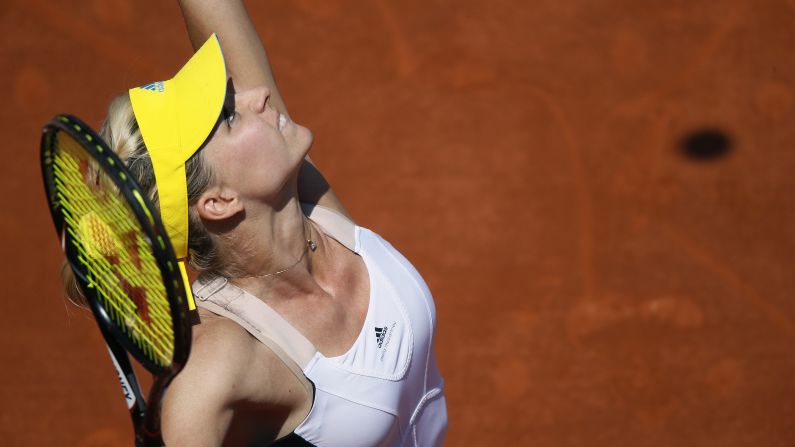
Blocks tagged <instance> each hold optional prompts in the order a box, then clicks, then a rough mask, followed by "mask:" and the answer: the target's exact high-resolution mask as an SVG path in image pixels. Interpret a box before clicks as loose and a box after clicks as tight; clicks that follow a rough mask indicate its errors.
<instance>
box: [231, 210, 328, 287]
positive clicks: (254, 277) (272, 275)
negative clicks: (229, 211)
mask: <svg viewBox="0 0 795 447" xmlns="http://www.w3.org/2000/svg"><path fill="white" fill-rule="evenodd" d="M245 212H246V215H245V218H244V219H242V220H241V221H240V223H239V224H238V225H237V226H236V227H235V228H234V229H233V230H231V231H230V232H229V233H227V234H226V235H225V236H224V237H223V239H224V244H223V245H225V247H224V252H225V253H223V255H224V258H225V259H228V260H229V261H230V263H229V268H228V273H229V277H230V279H234V280H236V282H245V283H250V282H263V281H272V280H275V279H276V278H277V277H285V278H287V277H289V278H295V276H296V275H292V274H290V275H286V274H287V273H288V272H292V271H304V272H308V271H309V261H310V258H311V256H310V255H309V253H308V252H310V251H312V247H310V245H314V242H308V241H311V239H312V236H311V234H313V230H312V228H311V225H310V224H309V222H308V219H307V218H306V217H305V216H304V213H303V211H302V209H301V205H300V203H299V201H298V198H297V197H295V198H293V199H291V200H289V201H288V202H287V203H286V204H285V205H284V206H282V207H280V209H278V210H276V209H273V208H271V207H269V206H267V205H258V204H247V206H246V211H245ZM279 279H281V278H279Z"/></svg>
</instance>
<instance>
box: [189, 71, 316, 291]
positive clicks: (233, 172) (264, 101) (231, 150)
mask: <svg viewBox="0 0 795 447" xmlns="http://www.w3.org/2000/svg"><path fill="white" fill-rule="evenodd" d="M230 90H232V89H230ZM228 97H229V98H228V100H227V104H226V105H225V106H224V112H223V113H222V114H221V118H220V122H219V124H218V125H217V126H216V129H215V131H214V133H213V135H212V136H211V138H210V139H209V141H208V142H207V143H206V145H205V147H204V149H203V151H204V157H205V159H206V161H207V162H208V164H209V166H210V168H211V169H212V171H213V175H214V183H213V185H211V187H210V188H208V190H207V191H205V193H203V194H202V195H201V197H200V198H199V200H198V201H197V203H196V207H197V211H198V212H199V215H200V216H201V217H202V219H203V220H204V221H205V223H206V224H207V225H208V227H209V228H210V229H211V231H212V230H215V232H217V233H219V234H230V233H232V232H234V233H235V234H236V236H238V237H236V238H235V240H237V241H244V242H245V246H241V245H240V244H234V243H230V244H229V246H227V247H226V248H227V249H228V250H227V251H228V252H230V253H232V252H236V253H241V252H242V253H248V254H249V255H250V256H247V257H246V256H242V257H241V258H239V259H238V260H237V261H238V263H239V264H241V265H239V266H238V268H239V269H240V270H241V271H242V272H245V274H244V275H240V276H251V275H258V274H263V273H267V272H270V271H276V270H279V269H281V268H282V267H284V266H286V265H290V264H291V263H292V262H294V261H295V259H296V256H298V255H300V254H301V252H302V250H303V241H304V239H303V237H302V236H301V235H302V234H303V233H304V232H305V226H306V224H305V223H304V219H303V213H302V212H301V211H300V207H299V203H298V189H297V183H298V170H299V168H300V166H301V163H302V162H303V160H304V158H305V157H306V155H307V153H308V151H309V147H310V146H311V144H312V133H311V132H310V131H309V129H307V128H306V127H303V126H301V125H299V124H296V123H294V122H292V121H291V120H290V119H289V118H286V117H285V118H284V119H283V120H282V122H283V125H282V126H281V129H280V126H279V121H280V120H279V116H280V113H279V112H278V111H277V110H276V109H275V108H273V107H272V106H271V104H270V97H271V96H270V90H269V89H268V88H267V87H258V88H252V89H248V90H245V91H242V92H234V91H230V92H229V93H228ZM263 236H264V237H263ZM230 260H231V259H230Z"/></svg>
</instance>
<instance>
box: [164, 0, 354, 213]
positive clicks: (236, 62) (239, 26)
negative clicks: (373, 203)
mask: <svg viewBox="0 0 795 447" xmlns="http://www.w3.org/2000/svg"><path fill="white" fill-rule="evenodd" d="M179 5H180V9H181V10H182V16H183V17H184V18H185V26H186V27H187V29H188V36H189V37H190V41H191V44H192V45H193V48H194V49H197V48H199V47H200V46H201V45H202V43H204V41H205V40H207V38H208V37H209V36H210V34H212V33H216V34H217V35H218V39H219V40H220V42H221V48H223V51H224V60H225V61H226V65H227V69H228V71H229V73H230V75H231V76H232V78H233V80H234V83H235V88H236V89H237V90H245V89H248V88H252V87H259V86H262V85H264V86H266V87H268V89H269V90H270V91H271V99H270V102H271V105H273V107H275V108H276V109H278V110H279V111H280V112H282V113H284V114H286V115H287V116H290V115H289V113H288V112H287V106H286V105H285V102H284V99H283V98H282V95H281V93H279V89H278V88H277V86H276V80H275V79H274V77H273V70H272V69H271V65H270V61H269V60H268V54H267V53H266V51H265V46H264V45H263V44H262V40H261V39H260V37H259V34H258V33H257V30H256V29H255V28H254V24H253V23H252V21H251V18H250V17H249V15H248V11H246V7H245V5H244V4H243V1H242V0H179ZM298 194H299V197H300V198H301V201H302V202H307V203H313V204H317V205H321V206H325V207H328V208H331V209H334V210H336V211H338V212H340V213H342V214H344V215H345V216H347V217H348V218H350V215H349V214H348V212H347V210H346V209H345V207H344V206H343V205H342V202H340V200H339V199H338V198H337V196H336V194H334V192H333V191H332V190H331V186H330V185H329V184H328V182H327V181H326V179H325V177H323V174H321V173H320V170H319V169H318V168H317V167H316V166H315V165H314V163H312V160H310V159H309V157H307V158H306V160H305V161H304V164H303V165H302V166H301V171H300V174H299V177H298Z"/></svg>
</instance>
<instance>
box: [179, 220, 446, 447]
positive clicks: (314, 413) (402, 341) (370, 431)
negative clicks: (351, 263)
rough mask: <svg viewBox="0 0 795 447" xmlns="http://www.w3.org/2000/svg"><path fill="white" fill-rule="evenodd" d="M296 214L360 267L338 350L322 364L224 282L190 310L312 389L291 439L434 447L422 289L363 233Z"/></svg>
mask: <svg viewBox="0 0 795 447" xmlns="http://www.w3.org/2000/svg"><path fill="white" fill-rule="evenodd" d="M304 212H305V213H306V214H307V216H309V218H310V219H311V220H312V221H314V222H315V223H317V224H318V225H319V226H320V227H321V229H322V230H323V232H324V233H326V234H327V235H329V236H331V237H333V238H334V239H336V240H337V241H339V242H340V243H341V244H343V245H345V246H346V247H348V248H349V249H351V250H352V251H354V252H355V253H357V254H358V255H360V256H361V257H362V260H363V261H364V264H365V266H366V267H367V272H368V275H369V279H370V298H369V306H368V309H367V316H366V317H365V320H364V327H363V328H362V330H361V332H360V333H359V336H358V338H357V339H356V341H355V342H354V344H353V346H351V348H350V349H349V350H348V352H346V353H345V354H342V355H340V356H337V357H325V356H324V355H323V354H321V353H320V352H319V351H318V350H317V349H316V348H315V347H314V346H313V345H312V343H311V342H310V341H309V340H308V339H307V338H306V337H304V336H303V335H302V334H301V333H300V332H298V330H297V329H295V328H294V327H293V326H292V325H290V324H289V323H288V322H287V321H286V320H285V319H284V318H282V317H281V316H280V315H279V314H278V313H277V312H276V311H274V310H273V309H272V308H271V307H269V306H268V305H267V304H265V303H264V302H263V301H262V300H260V299H258V298H256V297H254V296H253V295H251V294H249V293H248V292H246V291H244V290H243V289H240V288H238V287H236V286H234V285H232V284H229V283H228V282H227V280H226V279H225V278H219V277H215V278H200V279H199V280H198V281H196V283H194V284H193V289H194V294H195V296H196V298H197V299H198V300H197V305H198V306H199V307H202V308H205V309H207V310H209V311H211V312H213V313H215V314H218V315H221V316H224V317H227V318H230V319H232V320H234V321H235V322H237V323H238V324H240V325H241V326H243V327H244V328H245V329H246V330H247V331H248V332H249V333H251V334H252V335H253V336H254V337H256V338H257V339H258V340H260V341H261V342H262V343H264V344H265V345H266V346H268V347H269V348H270V349H271V350H273V352H274V353H276V354H277V355H278V356H279V357H280V358H281V359H282V361H283V362H284V363H285V364H286V365H287V366H288V367H289V368H290V369H291V370H292V371H293V373H295V374H296V375H300V374H302V375H303V376H305V377H306V378H307V379H309V380H310V381H311V382H312V383H313V384H314V387H315V394H314V401H313V403H312V408H311V410H310V411H309V414H308V415H307V417H306V418H305V419H304V420H303V421H302V422H301V423H300V424H299V425H298V427H297V428H296V429H295V431H294V432H293V433H292V434H291V435H290V436H288V438H290V439H291V440H293V441H295V440H296V438H298V439H299V441H305V442H306V443H309V444H311V445H316V446H334V447H341V446H342V447H355V446H362V447H365V446H367V447H370V446H423V447H425V446H437V445H441V444H442V440H443V437H444V434H445V432H446V429H447V409H446V403H445V398H444V392H443V380H442V377H441V375H440V374H439V370H438V369H437V367H436V361H435V358H434V354H433V334H434V328H435V325H436V309H435V307H434V303H433V298H432V297H431V293H430V291H429V290H428V286H427V285H426V284H425V281H423V279H422V277H421V276H420V275H419V273H418V272H417V271H416V270H415V269H414V267H413V266H412V265H411V264H410V263H409V261H408V260H407V259H406V258H404V257H403V256H402V255H401V254H400V253H398V251H397V250H395V249H394V248H393V247H392V246H391V245H390V244H389V243H388V242H386V241H385V240H384V239H382V238H381V237H380V236H378V235H377V234H375V233H373V232H372V231H370V230H367V229H365V228H362V227H359V226H356V225H355V224H353V223H352V222H351V221H350V220H348V219H347V218H346V217H344V216H342V215H341V214H339V213H337V212H335V211H333V210H330V209H328V208H323V207H319V206H311V205H304ZM277 444H278V442H277ZM279 445H282V444H279ZM303 445H306V444H303Z"/></svg>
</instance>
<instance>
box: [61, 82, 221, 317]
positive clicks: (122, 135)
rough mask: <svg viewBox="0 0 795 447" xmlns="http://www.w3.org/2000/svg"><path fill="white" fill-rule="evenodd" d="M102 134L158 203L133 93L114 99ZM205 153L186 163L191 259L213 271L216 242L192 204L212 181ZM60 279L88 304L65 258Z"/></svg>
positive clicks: (199, 267)
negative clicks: (134, 111)
mask: <svg viewBox="0 0 795 447" xmlns="http://www.w3.org/2000/svg"><path fill="white" fill-rule="evenodd" d="M99 134H100V136H101V137H102V139H103V140H105V142H106V143H107V144H108V146H109V147H110V148H111V150H113V152H115V153H116V155H118V156H119V158H120V159H121V160H122V161H124V163H125V164H126V165H127V168H128V169H129V170H130V172H131V173H132V174H133V176H134V177H135V179H136V181H137V182H138V184H139V185H140V186H141V188H142V189H143V190H144V191H145V192H146V194H147V196H148V197H149V199H150V200H151V201H152V203H153V204H154V205H155V207H157V205H158V195H157V183H156V181H155V173H154V170H153V168H152V160H151V159H150V158H149V152H148V151H147V150H146V146H145V145H144V141H143V138H142V137H141V131H140V130H139V129H138V122H137V121H136V120H135V114H134V113H133V109H132V104H131V103H130V97H129V96H128V95H127V94H126V93H125V94H122V95H119V96H117V97H116V98H114V99H113V101H111V103H110V106H109V107H108V116H107V118H106V119H105V122H104V123H103V124H102V127H101V129H100V131H99ZM202 154H203V152H202V151H201V150H198V151H197V152H196V153H195V154H194V155H193V156H192V157H191V158H190V159H188V161H187V162H186V163H185V175H186V177H187V183H188V262H189V263H190V265H191V267H193V268H194V269H195V270H197V271H199V272H214V271H219V270H221V264H220V259H219V255H218V248H217V245H216V243H215V241H214V239H213V237H212V236H211V235H210V233H209V232H208V231H207V229H206V228H205V227H204V224H203V223H202V221H201V219H200V218H199V216H198V213H196V211H195V210H194V209H193V207H192V205H194V204H195V203H196V200H198V198H199V196H200V195H201V193H203V192H204V191H205V190H206V189H207V187H208V186H210V184H211V183H212V181H213V173H212V171H211V170H210V168H209V166H208V165H207V163H205V161H204V156H203V155H202ZM61 282H62V284H63V288H64V292H65V293H66V296H67V298H68V299H69V300H70V301H71V302H73V303H75V304H77V305H79V306H85V305H86V304H87V303H86V299H85V297H84V296H83V294H82V293H81V290H80V287H78V285H77V280H76V278H75V277H74V274H73V273H72V269H71V268H70V267H69V264H68V263H67V262H66V261H64V263H63V264H62V265H61Z"/></svg>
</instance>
